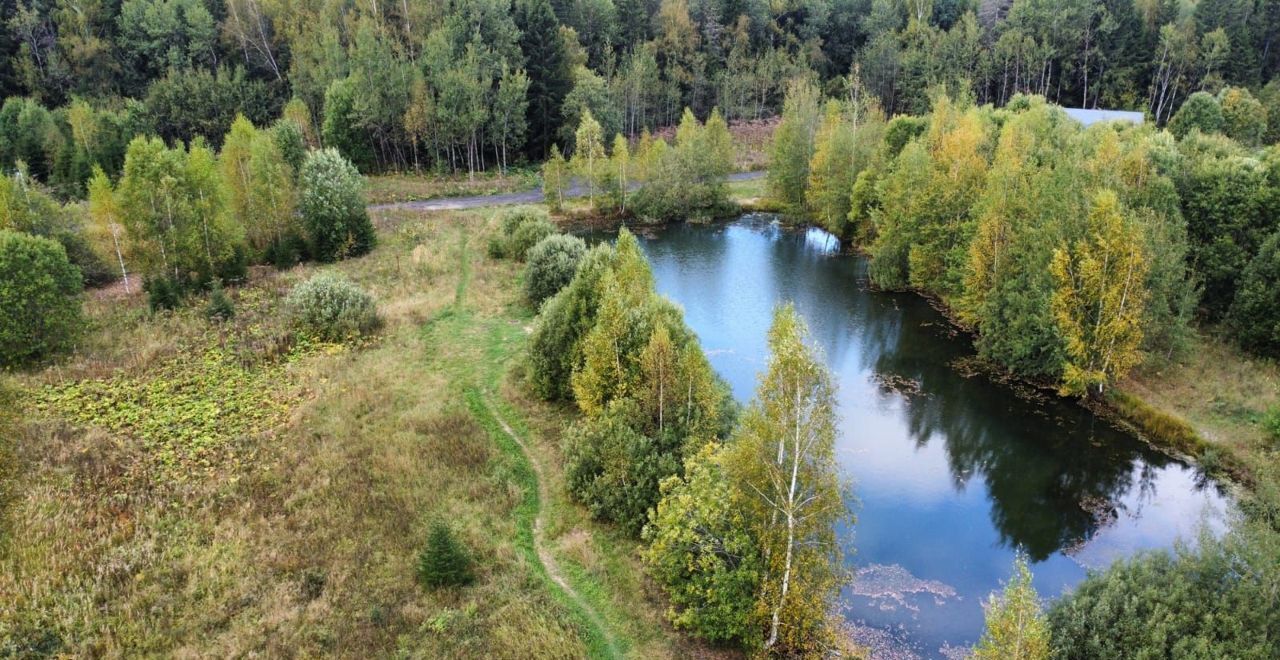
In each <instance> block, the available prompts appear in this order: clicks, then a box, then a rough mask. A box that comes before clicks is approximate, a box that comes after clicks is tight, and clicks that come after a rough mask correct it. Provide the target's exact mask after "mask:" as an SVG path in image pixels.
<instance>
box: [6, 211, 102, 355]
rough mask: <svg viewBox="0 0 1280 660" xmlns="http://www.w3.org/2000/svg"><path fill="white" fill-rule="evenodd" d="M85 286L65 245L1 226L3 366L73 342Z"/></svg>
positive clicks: (49, 352)
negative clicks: (63, 246) (68, 257)
mask: <svg viewBox="0 0 1280 660" xmlns="http://www.w3.org/2000/svg"><path fill="white" fill-rule="evenodd" d="M82 289H83V284H82V283H81V275H80V270H79V269H78V268H76V267H75V266H73V265H71V263H70V262H69V261H68V260H67V253H66V250H64V249H63V248H62V246H61V245H59V244H58V243H56V242H54V241H52V240H49V239H46V238H40V237H37V236H31V235H28V234H23V233H20V232H15V231H9V230H5V229H0V310H3V311H2V312H0V368H3V367H12V366H17V365H21V364H25V363H28V362H32V361H34V360H39V359H41V358H44V357H46V356H48V355H50V354H51V353H54V352H55V351H58V350H61V349H63V348H65V347H67V346H69V345H70V343H71V341H72V340H73V339H74V338H75V336H76V332H77V331H78V330H79V328H80V324H81V320H80V293H81V291H82Z"/></svg>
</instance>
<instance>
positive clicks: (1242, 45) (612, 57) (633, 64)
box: [0, 0, 1280, 195]
mask: <svg viewBox="0 0 1280 660" xmlns="http://www.w3.org/2000/svg"><path fill="white" fill-rule="evenodd" d="M0 23H3V30H2V31H0V98H4V99H6V100H8V99H16V101H15V105H13V106H12V107H8V106H7V105H6V108H8V109H7V110H6V111H4V112H0V145H7V146H0V154H2V153H3V152H5V151H6V150H10V149H20V150H21V151H22V152H23V153H24V156H23V159H24V161H25V162H27V164H28V166H30V167H31V168H32V171H33V173H35V174H36V176H38V177H41V178H42V179H43V177H45V176H46V175H48V176H52V175H53V173H54V172H57V173H58V177H59V185H58V190H60V191H64V192H65V194H67V195H74V194H75V193H77V192H81V189H82V188H83V185H84V183H85V182H86V181H87V180H88V178H89V171H90V168H91V167H92V166H93V165H94V164H97V165H99V166H101V167H103V168H104V170H106V171H107V172H108V174H111V175H113V176H114V175H115V174H116V172H117V171H118V168H119V167H120V166H122V164H123V151H124V147H125V145H127V144H128V142H129V141H130V140H131V139H132V138H133V137H134V136H135V135H137V134H156V135H159V136H160V137H162V138H164V139H165V140H166V141H168V142H174V141H182V142H189V141H190V140H192V139H193V138H195V137H197V136H202V137H204V138H205V140H206V141H208V142H209V144H211V145H213V146H215V147H216V146H219V145H218V141H219V140H220V139H221V138H222V136H223V135H224V134H225V133H226V131H227V130H228V129H229V128H230V125H231V122H232V121H233V120H234V118H235V117H236V116H237V115H238V114H243V115H244V116H246V117H247V118H249V119H250V120H251V121H252V122H254V123H255V124H257V125H263V124H266V123H268V122H269V121H270V120H272V119H273V118H275V117H276V116H278V115H279V114H280V111H281V108H282V107H283V106H284V105H285V104H286V103H288V102H296V103H297V104H300V106H301V108H305V110H306V111H307V113H308V114H309V115H310V116H311V117H312V118H314V120H315V126H316V136H315V137H316V139H318V140H321V141H322V142H323V144H324V146H330V147H334V148H337V149H339V150H340V151H341V152H342V153H343V155H344V156H346V157H347V158H348V159H350V160H352V161H353V162H355V163H356V165H357V166H358V167H359V168H360V169H361V170H362V171H366V172H368V171H375V170H387V169H407V168H414V169H420V168H423V167H427V168H432V169H435V170H439V171H467V172H475V171H478V170H483V169H487V168H503V169H504V168H506V167H507V166H509V165H510V164H511V163H513V162H518V161H520V160H521V159H528V160H531V161H535V162H537V161H541V160H544V159H545V158H547V157H548V156H549V155H550V150H551V147H552V146H553V145H558V146H559V148H560V150H561V151H562V152H563V153H566V154H568V153H569V152H571V151H572V149H573V143H574V141H575V137H576V135H575V133H576V130H577V127H578V125H579V123H580V121H581V119H582V117H583V116H584V115H585V114H586V113H588V112H589V113H590V114H591V115H593V116H594V118H595V119H596V120H597V121H598V122H599V123H600V124H601V126H602V131H603V134H604V135H605V136H611V135H613V134H615V133H622V134H624V135H626V136H627V137H628V138H635V137H636V136H638V135H639V134H640V133H641V132H642V131H643V130H644V129H646V128H649V129H653V128H655V127H658V126H667V125H673V124H675V123H677V122H678V121H679V119H680V116H681V113H682V109H683V108H686V107H687V108H691V109H692V110H693V112H694V113H695V115H697V116H698V117H708V116H709V113H710V110H711V108H713V107H719V108H720V109H721V112H722V113H723V115H724V117H725V119H727V120H729V121H733V120H737V119H747V118H760V117H765V116H770V115H773V114H775V113H776V112H777V111H778V110H779V109H780V107H781V105H782V103H783V99H784V94H785V85H786V81H787V80H790V79H792V78H794V77H796V76H809V77H811V78H812V79H813V80H815V81H816V82H817V83H818V84H820V85H821V86H822V88H823V89H824V90H825V91H827V92H828V93H830V94H842V93H844V92H845V91H847V89H848V87H849V86H850V83H851V81H853V80H860V81H862V82H863V83H864V84H865V85H866V87H867V89H868V90H869V92H870V93H871V94H873V95H875V96H876V97H877V98H879V99H881V102H882V104H883V107H884V109H885V110H886V112H887V113H888V114H890V115H893V114H899V113H907V114H921V113H923V112H925V111H926V110H927V109H928V107H929V106H928V93H927V92H928V90H930V89H933V88H935V87H939V86H941V87H944V88H946V89H948V90H949V92H950V93H951V94H952V95H953V96H957V97H960V96H971V97H973V98H975V99H976V100H977V101H978V102H979V103H982V104H986V103H990V104H993V105H997V106H1001V105H1004V104H1006V103H1008V102H1009V101H1010V100H1011V99H1013V98H1014V97H1015V96H1017V95H1019V94H1037V95H1041V96H1044V97H1046V98H1048V99H1050V100H1052V101H1054V102H1057V103H1061V104H1064V105H1073V106H1082V107H1110V108H1126V109H1134V110H1143V111H1146V112H1147V113H1148V114H1149V115H1150V116H1151V117H1152V118H1153V119H1154V120H1155V121H1156V122H1157V123H1161V124H1163V123H1164V122H1166V121H1169V120H1170V119H1171V118H1172V116H1173V114H1174V112H1175V110H1176V108H1178V107H1180V106H1181V105H1182V103H1183V101H1184V100H1186V99H1187V98H1188V97H1189V96H1191V95H1192V94H1194V93H1196V92H1199V91H1206V90H1207V91H1209V92H1216V91H1217V90H1218V89H1220V88H1222V87H1223V86H1227V85H1230V86H1236V87H1245V88H1249V89H1251V90H1254V91H1255V92H1256V95H1257V96H1258V98H1259V100H1260V102H1261V103H1263V104H1264V105H1265V106H1266V107H1267V108H1269V109H1271V110H1272V114H1276V113H1277V110H1280V82H1275V83H1273V82H1272V78H1273V77H1274V76H1275V73H1276V69H1277V63H1278V62H1280V54H1278V53H1277V50H1278V49H1277V48H1276V47H1275V38H1276V35H1277V33H1278V30H1280V6H1278V5H1277V4H1276V3H1275V2H1273V1H1272V0H1201V1H1200V2H1196V3H1183V2H1179V1H1178V0H1066V1H1054V2H1049V1H1046V0H788V1H786V2H766V0H450V1H449V2H428V3H403V2H396V1H394V0H375V1H374V2H370V3H354V4H350V3H348V4H336V5H335V4H332V3H323V2H319V0H307V1H305V2H289V3H282V2H274V1H263V0H226V1H225V2H212V1H210V0H125V1H124V2H120V3H88V4H85V3H79V4H74V3H69V2H66V1H65V0H14V1H11V2H5V3H0ZM36 107H38V108H40V109H39V110H36V109H34V108H36ZM19 126H20V127H21V128H20V129H19V128H18V127H19ZM1277 128H1280V127H1277ZM1270 137H1272V138H1273V137H1274V135H1273V136H1270ZM35 152H40V154H41V156H40V157H39V158H36V157H35V156H36V153H35ZM0 167H5V168H11V167H12V159H10V158H5V157H0Z"/></svg>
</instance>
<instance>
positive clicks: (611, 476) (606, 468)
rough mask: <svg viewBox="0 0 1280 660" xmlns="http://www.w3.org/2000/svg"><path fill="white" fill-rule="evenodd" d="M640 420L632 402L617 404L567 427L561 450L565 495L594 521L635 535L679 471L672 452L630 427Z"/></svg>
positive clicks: (676, 459) (623, 401)
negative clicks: (667, 480)
mask: <svg viewBox="0 0 1280 660" xmlns="http://www.w3.org/2000/svg"><path fill="white" fill-rule="evenodd" d="M639 417H640V412H639V410H638V409H637V408H636V406H635V405H634V404H633V402H632V401H630V400H620V401H618V402H617V403H615V404H614V405H611V406H610V407H609V409H608V410H607V411H605V412H604V413H603V414H600V415H596V416H593V417H588V418H586V419H584V420H583V421H581V422H579V423H577V424H574V425H573V426H572V427H570V429H569V431H568V433H567V434H566V436H565V449H564V453H565V482H566V485H567V486H568V488H569V492H570V493H572V494H573V496H574V497H575V498H576V499H577V500H578V501H579V502H582V503H583V504H585V505H586V506H587V508H588V509H590V510H591V515H592V516H594V517H595V518H597V519H600V520H608V521H612V522H615V523H617V524H618V525H619V526H620V527H622V528H623V529H624V530H626V532H627V533H628V534H636V535H638V534H639V533H640V530H641V528H643V527H644V524H645V522H647V521H648V519H649V510H650V509H652V508H654V507H655V506H657V505H658V500H659V499H660V491H659V489H658V484H659V482H660V481H661V480H662V479H665V478H666V477H669V476H671V475H673V474H677V473H678V472H679V469H680V465H679V459H678V458H677V456H676V454H675V452H672V451H670V448H667V447H662V446H661V445H660V444H659V443H658V442H657V441H656V440H654V439H653V438H650V437H648V436H646V435H644V434H642V433H640V432H639V431H637V430H636V429H635V428H634V427H635V425H636V422H635V420H636V419H638V418H639Z"/></svg>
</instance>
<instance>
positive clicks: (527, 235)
mask: <svg viewBox="0 0 1280 660" xmlns="http://www.w3.org/2000/svg"><path fill="white" fill-rule="evenodd" d="M555 233H556V226H555V225H553V224H551V220H550V218H549V216H547V212H546V211H544V210H542V209H538V208H517V209H512V210H509V211H505V212H504V213H503V214H502V216H501V219H500V221H499V229H498V235H497V236H494V237H493V238H492V239H490V240H489V256H490V257H492V258H494V259H515V260H517V261H524V259H525V257H526V256H527V255H528V253H529V250H530V249H532V248H533V246H535V245H537V244H538V243H539V242H540V241H542V239H544V238H546V237H548V236H551V235H552V234H555Z"/></svg>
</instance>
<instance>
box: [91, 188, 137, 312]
mask: <svg viewBox="0 0 1280 660" xmlns="http://www.w3.org/2000/svg"><path fill="white" fill-rule="evenodd" d="M89 219H90V222H91V223H92V226H93V229H94V233H96V234H97V235H98V236H101V237H104V238H108V239H110V241H111V252H112V253H114V254H115V256H116V261H117V262H118V263H119V264H120V279H122V280H124V290H125V293H131V292H132V290H131V289H130V285H129V269H128V268H127V267H126V266H125V260H124V254H125V231H124V225H123V224H122V223H121V221H120V204H119V203H118V202H117V201H116V194H115V191H113V190H112V189H111V179H109V178H107V174H106V173H105V172H103V171H102V168H101V167H97V166H94V168H93V178H92V179H90V180H89Z"/></svg>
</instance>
